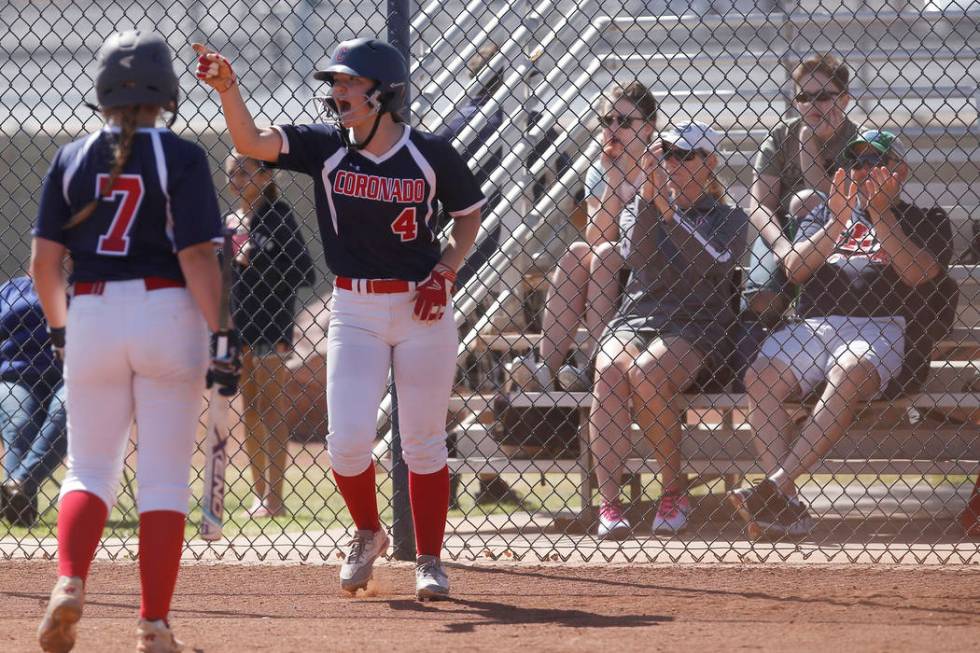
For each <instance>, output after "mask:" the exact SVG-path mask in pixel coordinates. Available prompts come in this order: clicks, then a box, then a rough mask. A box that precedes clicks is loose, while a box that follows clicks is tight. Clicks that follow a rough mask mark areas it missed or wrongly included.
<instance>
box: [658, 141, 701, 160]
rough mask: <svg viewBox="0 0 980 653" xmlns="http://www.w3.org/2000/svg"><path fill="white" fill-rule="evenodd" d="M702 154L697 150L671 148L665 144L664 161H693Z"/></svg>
mask: <svg viewBox="0 0 980 653" xmlns="http://www.w3.org/2000/svg"><path fill="white" fill-rule="evenodd" d="M699 154H700V152H698V151H697V150H682V149H680V148H679V147H670V146H668V145H666V144H664V160H665V161H666V160H667V159H676V160H678V161H693V160H694V159H696V158H698V155H699Z"/></svg>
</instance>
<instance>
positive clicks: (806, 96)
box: [793, 91, 840, 104]
mask: <svg viewBox="0 0 980 653" xmlns="http://www.w3.org/2000/svg"><path fill="white" fill-rule="evenodd" d="M839 95H840V93H831V92H830V91H820V92H818V93H807V92H806V91H800V92H799V93H797V94H796V97H794V98H793V100H795V101H796V102H799V103H800V104H813V103H814V102H830V101H831V100H836V99H837V97H838V96H839Z"/></svg>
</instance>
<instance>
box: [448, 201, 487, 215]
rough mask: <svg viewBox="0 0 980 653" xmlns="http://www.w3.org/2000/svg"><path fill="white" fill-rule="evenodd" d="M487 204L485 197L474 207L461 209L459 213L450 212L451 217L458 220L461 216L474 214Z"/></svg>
mask: <svg viewBox="0 0 980 653" xmlns="http://www.w3.org/2000/svg"><path fill="white" fill-rule="evenodd" d="M486 203H487V198H485V197H484V198H483V199H481V200H480V201H479V202H477V203H476V204H473V205H472V206H467V207H466V208H465V209H460V210H459V211H449V215H451V216H452V217H454V218H458V217H459V216H461V215H466V214H467V213H472V212H473V211H476V210H477V209H480V208H483V205H484V204H486Z"/></svg>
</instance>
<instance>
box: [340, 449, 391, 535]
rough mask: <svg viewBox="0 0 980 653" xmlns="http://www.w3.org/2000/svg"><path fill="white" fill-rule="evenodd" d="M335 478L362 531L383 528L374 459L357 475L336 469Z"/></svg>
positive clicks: (355, 522)
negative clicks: (343, 474)
mask: <svg viewBox="0 0 980 653" xmlns="http://www.w3.org/2000/svg"><path fill="white" fill-rule="evenodd" d="M333 478H334V480H335V481H336V482H337V489H338V490H340V494H341V496H343V497H344V503H346V504H347V510H348V511H349V512H350V516H351V519H353V520H354V525H355V526H357V529H358V530H361V531H377V530H380V529H381V518H380V517H379V516H378V490H377V487H376V486H375V482H374V461H373V460H372V461H371V464H370V465H368V468H367V469H365V470H364V471H363V472H361V473H360V474H358V475H357V476H341V475H340V474H338V473H337V472H336V471H334V473H333Z"/></svg>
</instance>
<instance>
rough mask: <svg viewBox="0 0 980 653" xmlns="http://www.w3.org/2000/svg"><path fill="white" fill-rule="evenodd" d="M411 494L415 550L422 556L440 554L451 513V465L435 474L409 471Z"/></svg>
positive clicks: (409, 493)
mask: <svg viewBox="0 0 980 653" xmlns="http://www.w3.org/2000/svg"><path fill="white" fill-rule="evenodd" d="M408 497H409V499H410V500H411V502H412V519H413V520H414V521H415V550H416V551H418V554H419V555H428V556H436V557H439V555H440V554H441V553H442V538H443V537H444V536H445V535H446V515H447V513H448V512H449V467H443V468H442V469H440V470H439V471H438V472H433V473H432V474H416V473H415V472H409V473H408Z"/></svg>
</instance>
